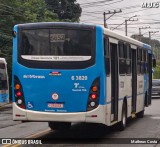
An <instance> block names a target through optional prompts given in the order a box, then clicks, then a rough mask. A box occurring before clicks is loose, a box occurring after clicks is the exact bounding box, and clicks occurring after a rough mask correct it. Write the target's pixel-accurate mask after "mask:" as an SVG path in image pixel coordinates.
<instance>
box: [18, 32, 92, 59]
mask: <svg viewBox="0 0 160 147" xmlns="http://www.w3.org/2000/svg"><path fill="white" fill-rule="evenodd" d="M92 41H93V40H92V32H91V31H90V30H78V29H77V30H76V29H73V30H72V29H35V30H23V31H22V40H21V58H23V59H27V60H38V61H86V60H90V59H91V49H92V48H93V47H92Z"/></svg>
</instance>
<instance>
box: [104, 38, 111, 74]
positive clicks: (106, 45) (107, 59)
mask: <svg viewBox="0 0 160 147" xmlns="http://www.w3.org/2000/svg"><path fill="white" fill-rule="evenodd" d="M104 58H105V70H106V75H107V76H109V75H110V51H109V39H108V38H107V37H105V38H104Z"/></svg>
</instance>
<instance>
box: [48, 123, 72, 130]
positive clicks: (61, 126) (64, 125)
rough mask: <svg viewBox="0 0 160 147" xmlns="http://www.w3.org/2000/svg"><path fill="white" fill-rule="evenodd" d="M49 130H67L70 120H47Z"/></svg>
mask: <svg viewBox="0 0 160 147" xmlns="http://www.w3.org/2000/svg"><path fill="white" fill-rule="evenodd" d="M48 126H49V127H50V128H51V130H67V129H69V128H70V127H71V123H70V122H48Z"/></svg>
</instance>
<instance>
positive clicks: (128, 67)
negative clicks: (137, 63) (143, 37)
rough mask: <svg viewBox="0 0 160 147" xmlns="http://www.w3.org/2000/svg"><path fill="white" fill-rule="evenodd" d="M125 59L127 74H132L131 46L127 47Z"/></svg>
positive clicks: (127, 45)
mask: <svg viewBox="0 0 160 147" xmlns="http://www.w3.org/2000/svg"><path fill="white" fill-rule="evenodd" d="M125 47H126V48H125V58H126V74H128V75H129V74H131V48H130V45H129V44H126V45H125Z"/></svg>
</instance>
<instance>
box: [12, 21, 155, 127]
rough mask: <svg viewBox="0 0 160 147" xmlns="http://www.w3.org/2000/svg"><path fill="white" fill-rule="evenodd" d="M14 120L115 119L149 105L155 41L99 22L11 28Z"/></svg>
mask: <svg viewBox="0 0 160 147" xmlns="http://www.w3.org/2000/svg"><path fill="white" fill-rule="evenodd" d="M13 36H14V37H13V72H12V73H13V75H12V79H13V81H12V83H13V86H12V87H13V89H12V90H13V91H12V92H13V95H12V97H13V120H22V121H43V122H48V124H49V127H50V128H51V129H55V130H56V129H57V130H58V129H67V128H70V126H71V123H73V122H86V123H100V124H104V125H106V126H112V125H114V124H117V125H118V126H119V128H120V130H124V128H125V127H126V122H127V118H129V117H136V116H137V117H143V115H144V110H145V106H149V105H150V104H151V89H152V63H153V62H152V49H151V46H149V45H147V44H144V43H142V42H139V41H136V40H134V39H132V38H129V37H126V36H123V35H120V34H117V33H115V32H113V31H111V30H109V29H106V28H103V27H101V26H99V25H92V24H83V23H82V24H81V23H66V22H43V23H42V22H41V23H28V24H18V25H15V26H14V30H13Z"/></svg>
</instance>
